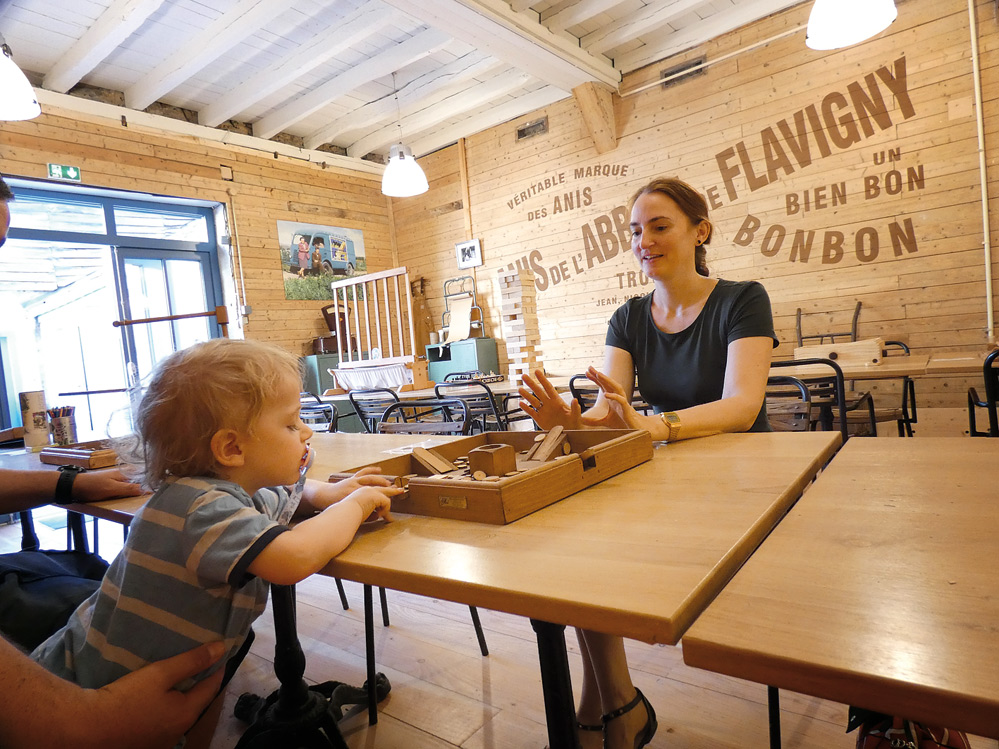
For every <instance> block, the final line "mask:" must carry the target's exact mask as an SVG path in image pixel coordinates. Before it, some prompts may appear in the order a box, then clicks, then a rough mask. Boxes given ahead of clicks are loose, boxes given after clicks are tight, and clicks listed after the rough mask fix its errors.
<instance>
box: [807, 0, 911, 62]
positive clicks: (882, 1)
mask: <svg viewBox="0 0 999 749" xmlns="http://www.w3.org/2000/svg"><path fill="white" fill-rule="evenodd" d="M897 16H898V9H897V8H896V7H895V2H894V0H815V5H813V6H812V12H811V15H809V16H808V30H807V31H806V32H805V44H806V45H807V46H808V47H809V48H811V49H817V50H827V49H839V48H841V47H849V46H851V45H853V44H859V43H860V42H862V41H864V40H865V39H870V38H871V37H872V36H874V35H875V34H878V33H880V32H882V31H884V30H885V29H887V28H888V27H889V26H890V25H891V23H892V21H894V20H895V18H896V17H897Z"/></svg>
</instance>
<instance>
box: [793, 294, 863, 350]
mask: <svg viewBox="0 0 999 749" xmlns="http://www.w3.org/2000/svg"><path fill="white" fill-rule="evenodd" d="M860 306H861V302H857V306H856V307H854V309H853V320H852V321H851V323H850V329H849V330H840V331H837V332H832V333H809V334H808V335H805V334H803V333H802V331H801V307H798V310H797V312H795V315H794V324H795V332H796V333H797V337H798V346H799V347H800V346H804V345H805V341H816V340H817V341H818V342H819V343H825V342H826V339H827V338H828V339H829V343H836V339H837V338H839V339H841V340H842V339H844V338H845V339H847V340H849V341H855V340H857V322H858V321H859V320H860Z"/></svg>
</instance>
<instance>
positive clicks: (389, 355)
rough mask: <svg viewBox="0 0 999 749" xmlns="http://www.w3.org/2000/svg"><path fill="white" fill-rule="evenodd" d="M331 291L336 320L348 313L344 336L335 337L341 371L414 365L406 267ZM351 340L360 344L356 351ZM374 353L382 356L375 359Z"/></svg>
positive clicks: (348, 281)
mask: <svg viewBox="0 0 999 749" xmlns="http://www.w3.org/2000/svg"><path fill="white" fill-rule="evenodd" d="M400 286H401V287H402V288H401V289H400ZM330 289H331V290H332V291H333V305H332V306H333V319H335V320H339V319H340V314H341V312H346V313H347V314H345V315H344V317H343V322H344V327H345V330H344V331H343V334H342V335H341V334H340V331H337V336H336V348H337V354H338V356H339V357H340V365H339V366H340V367H341V368H344V369H347V368H350V367H370V366H376V365H379V364H405V363H409V364H411V363H412V362H413V361H414V359H415V358H416V355H417V352H416V339H415V336H414V334H413V295H412V291H411V287H410V285H409V271H408V270H407V269H406V268H405V267H403V268H393V269H391V270H383V271H379V272H378V273H368V274H365V275H363V276H354V277H353V278H346V279H344V280H343V281H334V282H333V283H331V284H330ZM351 307H353V309H351ZM352 340H356V342H357V346H356V349H355V347H354V346H352V345H351V343H350V342H351V341H352ZM344 349H346V352H345V351H344ZM375 349H377V350H378V352H379V353H380V356H378V357H376V358H372V356H371V353H372V351H373V350H375ZM345 353H346V356H345V355H344V354H345ZM365 357H367V358H365Z"/></svg>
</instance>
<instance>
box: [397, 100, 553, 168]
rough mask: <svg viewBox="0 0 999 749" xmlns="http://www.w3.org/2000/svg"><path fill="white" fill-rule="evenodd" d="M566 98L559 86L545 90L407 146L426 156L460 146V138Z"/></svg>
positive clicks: (419, 154) (494, 108)
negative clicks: (438, 150) (456, 144)
mask: <svg viewBox="0 0 999 749" xmlns="http://www.w3.org/2000/svg"><path fill="white" fill-rule="evenodd" d="M565 98H567V96H566V93H565V91H563V90H562V89H560V88H558V87H557V86H545V87H544V88H541V89H538V90H537V91H533V92H531V93H529V94H526V95H525V96H522V97H520V98H518V99H514V100H513V101H510V102H507V103H505V104H501V105H499V106H498V107H493V108H491V109H489V110H487V111H486V112H483V113H482V114H478V115H475V116H474V117H469V118H468V119H466V120H462V121H461V122H457V123H455V124H454V125H451V126H450V127H447V128H439V129H435V130H434V131H433V132H432V133H429V134H428V135H426V136H425V137H423V138H420V139H419V140H416V141H413V142H410V143H408V144H407V145H408V146H409V147H410V148H412V149H413V153H414V154H416V155H417V156H423V155H426V154H428V153H431V152H433V151H436V150H437V149H439V148H443V147H444V146H448V145H451V144H452V143H456V142H457V141H458V139H459V138H467V137H469V136H470V135H473V134H475V133H480V132H482V131H483V130H488V129H489V128H491V127H495V126H496V125H500V124H502V123H504V122H507V121H508V120H512V119H515V118H517V117H523V116H524V115H526V114H528V113H529V112H533V111H534V110H536V109H541V108H542V107H547V106H548V105H549V104H552V103H554V102H556V101H561V100H562V99H565Z"/></svg>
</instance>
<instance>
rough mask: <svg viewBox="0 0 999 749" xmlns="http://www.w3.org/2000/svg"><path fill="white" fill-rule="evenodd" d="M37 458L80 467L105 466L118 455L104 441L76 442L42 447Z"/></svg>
mask: <svg viewBox="0 0 999 749" xmlns="http://www.w3.org/2000/svg"><path fill="white" fill-rule="evenodd" d="M38 458H39V460H41V461H42V462H43V463H49V464H51V465H57V466H80V467H81V468H107V467H108V466H113V465H115V464H116V463H117V462H118V455H117V453H115V451H114V450H112V449H111V448H110V447H108V445H107V443H106V442H101V441H99V440H95V441H93V442H77V443H76V444H73V445H50V446H49V447H45V448H42V451H41V452H40V453H38Z"/></svg>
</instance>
